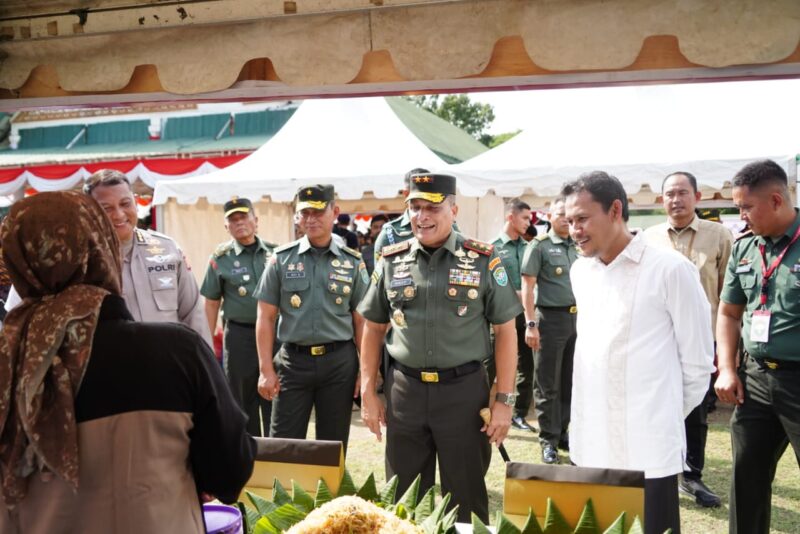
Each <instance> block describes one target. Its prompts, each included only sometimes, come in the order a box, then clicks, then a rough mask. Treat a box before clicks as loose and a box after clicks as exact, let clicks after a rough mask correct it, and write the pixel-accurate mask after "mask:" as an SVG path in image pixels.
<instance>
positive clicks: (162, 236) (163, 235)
mask: <svg viewBox="0 0 800 534" xmlns="http://www.w3.org/2000/svg"><path fill="white" fill-rule="evenodd" d="M145 233H147V234H150V235H151V236H153V237H158V238H160V239H166V240H168V241H175V240H174V239H172V238H171V237H170V236H168V235H167V234H162V233H161V232H156V231H155V230H145Z"/></svg>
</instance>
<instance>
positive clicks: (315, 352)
mask: <svg viewBox="0 0 800 534" xmlns="http://www.w3.org/2000/svg"><path fill="white" fill-rule="evenodd" d="M323 354H325V345H314V346H313V347H311V355H312V356H322V355H323Z"/></svg>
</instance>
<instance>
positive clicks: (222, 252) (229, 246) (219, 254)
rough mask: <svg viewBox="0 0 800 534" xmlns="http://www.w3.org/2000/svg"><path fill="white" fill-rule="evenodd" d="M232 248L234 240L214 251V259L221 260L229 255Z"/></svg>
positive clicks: (222, 244)
mask: <svg viewBox="0 0 800 534" xmlns="http://www.w3.org/2000/svg"><path fill="white" fill-rule="evenodd" d="M232 248H233V240H231V241H227V242H225V243H220V245H219V246H218V247H217V249H216V250H215V251H214V258H221V257H222V256H224V255H225V254H227V253H228V251H229V250H230V249H232Z"/></svg>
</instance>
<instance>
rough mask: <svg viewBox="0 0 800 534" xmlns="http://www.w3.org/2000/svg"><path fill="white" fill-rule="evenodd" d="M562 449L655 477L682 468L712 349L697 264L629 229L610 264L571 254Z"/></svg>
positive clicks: (582, 462) (593, 462) (592, 463)
mask: <svg viewBox="0 0 800 534" xmlns="http://www.w3.org/2000/svg"><path fill="white" fill-rule="evenodd" d="M570 277H571V280H572V289H573V292H574V293H575V299H576V302H577V305H578V319H577V330H578V339H577V342H576V346H575V366H574V374H573V380H572V418H571V423H570V457H571V459H572V460H573V461H574V462H575V463H576V464H577V465H579V466H584V467H603V468H618V469H634V470H639V471H644V472H645V477H646V478H661V477H666V476H670V475H674V474H677V473H680V472H682V471H683V469H684V458H685V452H686V436H685V432H684V419H685V417H686V416H687V415H688V414H689V412H691V411H692V410H693V409H694V408H695V407H696V406H697V405H698V404H700V402H701V401H702V399H703V397H704V396H705V394H706V391H707V390H708V384H709V379H710V375H711V373H712V372H713V370H714V365H713V361H714V348H713V338H712V333H711V314H710V309H709V303H708V299H707V298H706V295H705V293H704V292H703V287H702V285H701V284H700V277H699V275H698V273H697V268H695V266H694V265H692V264H691V263H690V262H689V261H688V260H687V259H686V258H684V257H683V256H681V255H680V254H678V253H677V252H675V251H673V250H665V249H661V248H657V247H654V246H651V245H647V244H646V242H645V240H644V238H643V236H641V235H637V236H636V237H634V238H633V240H632V241H631V242H630V243H629V244H628V246H627V247H626V248H625V249H624V250H623V251H622V252H621V253H620V254H619V256H617V257H616V258H615V259H614V260H613V261H612V262H611V263H610V264H608V265H605V264H603V263H602V262H601V261H599V260H598V259H594V258H580V259H578V261H576V262H575V264H574V265H573V266H572V269H571V272H570Z"/></svg>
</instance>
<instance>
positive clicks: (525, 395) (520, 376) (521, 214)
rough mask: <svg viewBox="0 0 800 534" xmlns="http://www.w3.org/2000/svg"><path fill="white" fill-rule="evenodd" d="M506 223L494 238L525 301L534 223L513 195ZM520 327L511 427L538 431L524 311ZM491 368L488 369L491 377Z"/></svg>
mask: <svg viewBox="0 0 800 534" xmlns="http://www.w3.org/2000/svg"><path fill="white" fill-rule="evenodd" d="M504 214H505V222H504V224H503V231H502V232H500V235H498V236H497V238H496V239H495V240H494V241H492V245H494V248H495V250H496V251H497V255H498V256H500V259H501V260H503V267H505V269H506V272H507V273H508V280H509V281H510V282H511V287H513V288H514V291H516V292H517V296H518V297H519V298H520V302H521V301H522V276H521V274H520V271H521V269H522V259H523V257H524V256H525V250H526V248H527V246H528V242H527V241H525V240H524V239H523V238H522V236H523V235H524V234H525V232H526V231H527V230H528V227H529V226H530V225H531V207H530V206H529V205H528V204H527V203H525V202H523V201H522V200H520V199H518V198H512V199H511V200H509V201H508V202H506V204H505V208H504ZM515 326H516V330H517V393H518V396H517V404H516V405H515V406H514V415H513V416H512V417H511V426H513V427H514V428H517V429H519V430H531V431H533V432H536V428H534V427H532V426H531V425H530V424H529V423H528V422H527V421H526V420H525V416H526V415H528V410H530V407H531V401H532V400H533V352H532V351H531V348H530V347H529V346H528V344H527V343H525V314H524V313H520V314H519V315H517V319H516V325H515ZM493 367H494V365H493V362H492V369H491V370H490V372H489V376H490V378H491V376H492V374H493V370H494V369H493Z"/></svg>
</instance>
